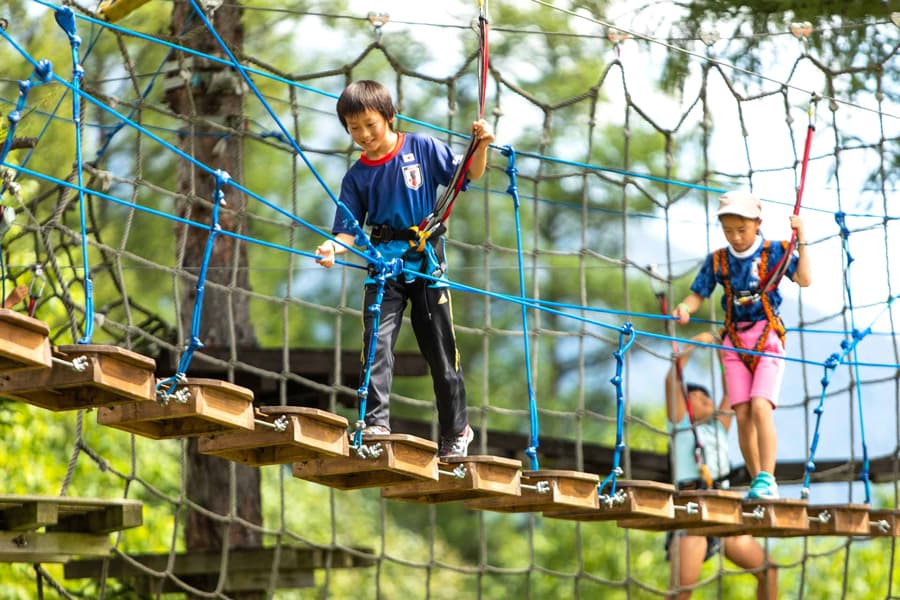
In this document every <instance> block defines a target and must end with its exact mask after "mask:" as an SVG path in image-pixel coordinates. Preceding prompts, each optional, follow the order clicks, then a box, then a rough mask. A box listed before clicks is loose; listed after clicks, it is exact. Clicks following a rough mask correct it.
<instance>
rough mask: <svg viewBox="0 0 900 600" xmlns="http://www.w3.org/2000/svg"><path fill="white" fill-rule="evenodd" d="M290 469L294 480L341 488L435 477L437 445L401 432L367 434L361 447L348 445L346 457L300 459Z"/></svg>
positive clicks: (390, 483) (387, 484)
mask: <svg viewBox="0 0 900 600" xmlns="http://www.w3.org/2000/svg"><path fill="white" fill-rule="evenodd" d="M292 472H293V474H294V477H297V478H298V479H306V480H307V481H313V482H315V483H321V484H322V485H327V486H329V487H333V488H338V489H341V490H357V489H362V488H370V487H387V486H391V485H396V484H398V483H407V482H409V481H418V480H423V479H430V480H437V478H438V459H437V444H435V443H434V442H432V441H431V440H426V439H423V438H419V437H416V436H413V435H406V434H402V433H392V434H389V435H373V436H367V437H366V438H364V439H363V445H362V447H361V448H358V449H357V448H350V453H349V456H343V457H341V456H336V457H317V458H310V459H306V460H302V461H299V462H295V463H294V464H293V467H292Z"/></svg>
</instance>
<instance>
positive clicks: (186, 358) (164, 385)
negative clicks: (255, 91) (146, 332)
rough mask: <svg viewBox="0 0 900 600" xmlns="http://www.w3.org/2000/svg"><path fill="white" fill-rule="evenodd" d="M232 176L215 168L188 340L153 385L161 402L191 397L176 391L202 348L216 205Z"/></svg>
mask: <svg viewBox="0 0 900 600" xmlns="http://www.w3.org/2000/svg"><path fill="white" fill-rule="evenodd" d="M230 179H231V176H230V175H228V173H226V172H225V171H222V170H221V169H220V170H217V171H216V176H215V188H214V190H213V197H212V215H211V217H210V223H209V237H208V238H207V239H206V249H205V250H204V252H203V262H202V263H201V264H200V272H199V273H198V274H197V288H196V289H197V293H196V296H195V298H194V314H193V317H192V320H191V339H190V341H189V342H188V344H187V347H186V348H185V350H184V353H183V354H182V355H181V360H180V361H179V362H178V371H177V372H176V373H175V375H173V376H172V377H167V378H166V379H163V380H161V381H160V382H159V383H157V384H156V399H157V401H158V402H159V403H160V404H168V403H169V400H171V399H172V398H174V399H175V400H176V401H177V402H181V403H185V402H187V401H188V400H189V399H190V393H189V392H188V390H187V389H186V388H182V389H179V390H176V388H177V387H178V385H179V384H181V385H184V383H185V382H186V381H187V370H188V366H190V364H191V359H193V357H194V352H195V351H196V350H199V349H200V348H203V342H201V341H200V323H201V320H202V317H203V294H204V292H205V290H206V274H207V271H208V270H209V261H210V258H211V257H212V251H213V245H214V244H215V241H216V236H218V235H219V232H220V231H222V227H221V226H220V225H219V207H220V206H225V192H224V190H223V189H222V188H223V187H224V186H225V185H226V184H227V183H228V181H229V180H230Z"/></svg>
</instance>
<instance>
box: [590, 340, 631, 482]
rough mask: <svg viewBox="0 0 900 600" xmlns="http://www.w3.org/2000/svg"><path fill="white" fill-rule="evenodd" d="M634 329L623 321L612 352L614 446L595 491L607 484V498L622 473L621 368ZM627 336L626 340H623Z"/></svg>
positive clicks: (611, 380)
mask: <svg viewBox="0 0 900 600" xmlns="http://www.w3.org/2000/svg"><path fill="white" fill-rule="evenodd" d="M636 337H637V336H636V335H635V331H634V329H633V327H632V326H631V323H625V324H624V325H623V326H622V328H621V330H620V331H619V349H618V350H616V351H615V352H613V357H614V358H615V359H616V374H615V375H614V376H613V377H612V379H610V380H609V382H610V383H612V384H613V385H614V386H615V388H616V446H615V451H614V453H613V464H612V469H611V470H610V472H609V475H607V476H606V479H604V480H603V481H602V482H601V483H600V486H599V487H598V488H597V492H598V493H599V494H600V495H603V490H604V489H605V488H606V486H607V485H609V498H613V497H614V496H615V495H616V478H617V477H618V476H620V475H621V474H622V467H620V466H619V465H620V463H621V460H622V452H624V450H625V442H624V435H623V433H624V428H625V390H624V386H623V381H622V370H623V368H624V366H625V353H626V352H628V349H629V348H631V345H632V344H633V343H634V340H635V339H636ZM625 338H628V341H627V342H626V341H625Z"/></svg>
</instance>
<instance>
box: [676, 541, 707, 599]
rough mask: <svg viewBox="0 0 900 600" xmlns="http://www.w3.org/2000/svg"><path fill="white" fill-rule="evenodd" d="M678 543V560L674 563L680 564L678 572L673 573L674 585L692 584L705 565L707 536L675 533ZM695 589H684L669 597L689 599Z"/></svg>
mask: <svg viewBox="0 0 900 600" xmlns="http://www.w3.org/2000/svg"><path fill="white" fill-rule="evenodd" d="M675 541H676V544H678V560H677V561H672V564H673V565H675V564H677V565H678V571H677V573H674V572H673V573H672V579H673V582H672V587H673V589H674V588H675V587H676V586H677V587H685V586H692V585H694V584H695V583H697V580H698V579H699V578H700V568H701V567H702V566H703V558H704V557H705V556H706V538H705V537H704V536H701V535H679V534H676V535H675ZM692 591H693V590H683V591H681V592H678V594H677V595H672V596H669V598H677V599H678V600H687V599H688V598H690V597H691V593H692Z"/></svg>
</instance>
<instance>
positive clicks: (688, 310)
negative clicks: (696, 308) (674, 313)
mask: <svg viewBox="0 0 900 600" xmlns="http://www.w3.org/2000/svg"><path fill="white" fill-rule="evenodd" d="M675 308H683V309H684V312H686V313H687V314H691V309H690V308H689V307H688V305H687V304H685V303H684V302H679V303H678V306H676V307H675Z"/></svg>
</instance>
